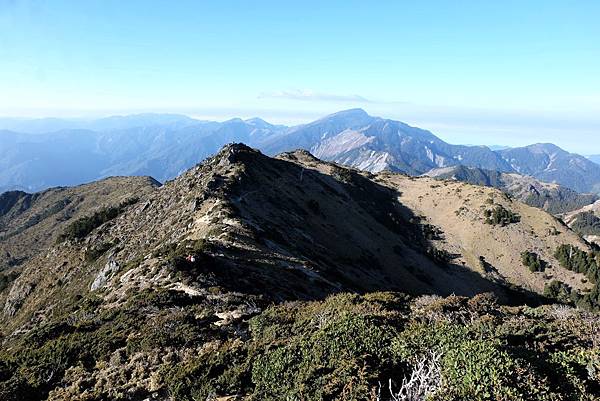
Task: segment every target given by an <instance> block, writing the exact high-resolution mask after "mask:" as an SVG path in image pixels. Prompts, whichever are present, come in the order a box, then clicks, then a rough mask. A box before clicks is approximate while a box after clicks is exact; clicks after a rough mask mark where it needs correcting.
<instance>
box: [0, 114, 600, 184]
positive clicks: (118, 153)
mask: <svg viewBox="0 0 600 401" xmlns="http://www.w3.org/2000/svg"><path fill="white" fill-rule="evenodd" d="M0 129H3V131H0V191H6V190H9V189H21V190H26V191H38V190H42V189H45V188H48V187H53V186H62V185H76V184H80V183H84V182H89V181H93V180H97V179H100V178H104V177H108V176H115V175H149V176H152V177H154V178H156V179H157V180H159V181H161V182H164V181H165V180H169V179H172V178H174V177H176V176H178V175H179V174H181V172H183V171H185V170H186V169H187V168H189V167H191V166H193V165H195V164H196V163H198V162H199V161H201V160H203V159H204V158H206V157H207V156H209V155H210V154H213V153H215V152H216V151H217V150H218V149H219V148H220V147H221V146H223V145H224V144H226V143H229V142H244V143H246V144H248V145H250V146H252V147H255V148H259V149H261V150H262V151H263V152H265V153H267V154H269V155H274V154H277V153H280V152H283V151H290V150H294V149H298V148H301V149H306V150H309V151H310V152H311V153H313V154H314V155H315V156H317V157H319V158H321V159H324V160H328V161H335V162H337V163H341V164H345V165H350V166H353V167H356V168H359V169H363V170H367V171H371V172H378V171H381V170H385V169H388V170H391V171H397V172H404V173H407V174H411V175H420V174H424V173H427V172H428V171H430V170H432V169H437V168H444V167H451V166H458V165H464V166H469V167H475V168H480V169H485V170H488V171H496V172H501V173H518V174H521V175H527V176H532V177H535V178H537V179H539V180H541V181H544V182H550V183H553V182H555V183H558V184H560V185H562V186H564V187H567V188H570V189H572V190H574V191H578V192H596V193H597V192H600V165H598V164H596V163H594V162H592V161H591V160H589V159H587V158H585V157H583V156H579V155H576V154H572V153H569V152H566V151H564V150H562V149H560V148H559V147H557V146H555V145H552V144H535V145H531V146H527V147H522V148H506V149H500V148H498V147H495V149H497V150H492V149H490V148H488V147H485V146H464V145H451V144H448V143H446V142H444V141H442V140H441V139H439V138H438V137H436V136H435V135H433V134H432V133H431V132H429V131H426V130H423V129H420V128H416V127H411V126H409V125H407V124H404V123H402V122H399V121H394V120H389V119H384V118H379V117H372V116H370V115H368V114H367V113H366V112H365V111H364V110H361V109H351V110H346V111H341V112H338V113H335V114H332V115H329V116H327V117H324V118H322V119H319V120H317V121H314V122H312V123H309V124H304V125H299V126H295V127H286V126H282V125H273V124H269V123H268V122H266V121H264V120H261V119H259V118H253V119H249V120H241V119H232V120H228V121H224V122H213V121H200V120H195V119H192V118H190V117H186V116H181V115H174V114H140V115H131V116H116V117H108V118H103V119H98V120H61V119H40V120H24V119H6V118H4V119H0Z"/></svg>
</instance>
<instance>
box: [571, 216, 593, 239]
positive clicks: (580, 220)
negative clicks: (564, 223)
mask: <svg viewBox="0 0 600 401" xmlns="http://www.w3.org/2000/svg"><path fill="white" fill-rule="evenodd" d="M571 229H572V230H573V231H575V232H576V233H577V234H579V235H581V236H585V235H600V218H599V217H598V216H596V215H595V214H594V212H582V213H579V214H578V215H577V216H575V221H574V222H573V224H571Z"/></svg>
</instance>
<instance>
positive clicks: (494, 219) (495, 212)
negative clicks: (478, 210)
mask: <svg viewBox="0 0 600 401" xmlns="http://www.w3.org/2000/svg"><path fill="white" fill-rule="evenodd" d="M483 214H484V216H485V222H486V223H487V224H491V225H500V226H502V227H504V226H506V225H508V224H511V223H518V222H519V221H521V217H520V216H519V215H518V214H516V213H513V212H512V211H510V210H508V209H506V208H505V207H504V206H502V205H497V206H496V207H495V208H493V209H491V210H490V209H486V211H485V212H484V213H483Z"/></svg>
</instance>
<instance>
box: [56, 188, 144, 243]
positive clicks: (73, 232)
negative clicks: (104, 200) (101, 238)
mask: <svg viewBox="0 0 600 401" xmlns="http://www.w3.org/2000/svg"><path fill="white" fill-rule="evenodd" d="M137 201H138V199H135V198H133V199H129V200H127V201H124V202H122V203H121V204H119V205H118V206H112V207H107V208H103V209H100V210H98V211H97V212H96V213H94V214H92V215H91V216H85V217H81V218H79V219H77V220H75V221H74V222H72V223H71V224H69V225H68V226H67V227H66V228H65V231H64V232H63V233H62V234H61V235H60V236H59V237H58V240H59V241H65V240H75V239H81V238H84V237H85V236H87V235H88V234H89V233H91V232H92V231H93V230H94V229H96V228H98V227H100V226H101V225H102V224H104V223H106V222H107V221H110V220H112V219H114V218H115V217H117V216H118V215H120V214H121V213H123V212H124V211H125V208H126V207H127V206H130V205H133V204H134V203H136V202H137Z"/></svg>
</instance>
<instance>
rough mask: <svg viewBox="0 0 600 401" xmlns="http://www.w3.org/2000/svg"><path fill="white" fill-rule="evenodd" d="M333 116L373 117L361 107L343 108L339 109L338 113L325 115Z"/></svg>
mask: <svg viewBox="0 0 600 401" xmlns="http://www.w3.org/2000/svg"><path fill="white" fill-rule="evenodd" d="M332 117H353V118H356V117H360V118H367V117H371V116H370V115H369V114H368V113H367V112H366V111H364V110H363V109H361V108H355V109H348V110H342V111H338V112H336V113H333V114H330V115H328V116H326V117H325V119H327V118H332Z"/></svg>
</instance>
